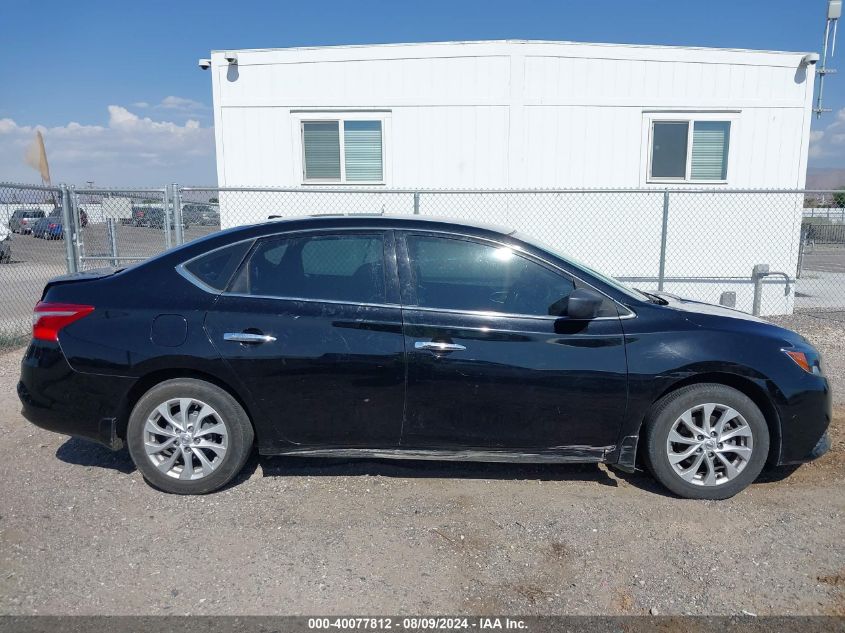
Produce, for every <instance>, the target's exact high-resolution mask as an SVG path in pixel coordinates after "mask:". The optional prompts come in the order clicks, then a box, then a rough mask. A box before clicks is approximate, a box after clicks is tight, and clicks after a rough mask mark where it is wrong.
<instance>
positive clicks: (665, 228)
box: [657, 189, 669, 290]
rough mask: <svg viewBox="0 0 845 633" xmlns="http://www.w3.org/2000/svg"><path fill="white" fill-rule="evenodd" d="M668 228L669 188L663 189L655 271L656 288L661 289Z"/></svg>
mask: <svg viewBox="0 0 845 633" xmlns="http://www.w3.org/2000/svg"><path fill="white" fill-rule="evenodd" d="M668 229H669V190H668V189H664V190H663V226H662V228H661V229H660V268H659V270H658V273H657V289H658V290H663V282H664V280H665V278H666V233H667V231H668Z"/></svg>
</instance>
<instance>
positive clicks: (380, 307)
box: [18, 214, 832, 499]
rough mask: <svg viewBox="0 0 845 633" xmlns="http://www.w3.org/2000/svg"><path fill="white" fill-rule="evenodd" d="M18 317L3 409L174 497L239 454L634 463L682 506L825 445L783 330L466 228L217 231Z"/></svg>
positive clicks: (817, 410)
mask: <svg viewBox="0 0 845 633" xmlns="http://www.w3.org/2000/svg"><path fill="white" fill-rule="evenodd" d="M150 280H155V283H150ZM33 324H34V325H33V339H32V342H31V343H30V345H29V348H28V349H27V351H26V353H25V355H24V359H23V361H22V364H21V379H20V382H19V383H18V395H19V396H20V399H21V401H22V402H23V414H24V416H25V417H26V418H27V419H28V420H30V421H31V422H33V423H34V424H36V425H38V426H41V427H43V428H46V429H50V430H53V431H57V432H59V433H64V434H69V435H75V436H81V437H85V438H89V439H92V440H95V441H97V442H100V443H102V444H104V445H105V446H108V447H110V448H112V449H118V448H120V447H122V446H124V445H128V447H129V453H130V455H131V456H132V459H133V460H134V462H135V464H136V466H137V467H138V469H139V470H140V471H141V473H142V474H143V475H144V477H145V478H146V480H147V481H148V482H150V483H151V484H153V485H154V486H156V487H158V488H160V489H162V490H165V491H168V492H173V493H179V494H198V493H206V492H210V491H212V490H216V489H218V488H220V487H221V486H224V485H225V484H226V483H227V482H229V481H230V480H231V479H232V478H233V477H234V476H235V475H236V474H237V473H238V471H239V470H240V469H241V467H242V466H243V464H244V462H245V461H246V459H247V457H248V456H249V455H250V453H251V452H252V449H253V443H255V444H257V447H258V451H259V452H260V453H261V454H264V455H271V454H284V455H289V456H337V457H344V458H349V457H355V456H357V457H362V458H372V457H378V458H399V459H420V458H425V459H453V460H475V461H505V462H537V463H554V462H557V463H571V462H590V463H606V464H612V465H615V466H616V467H617V468H619V469H621V470H624V471H627V472H633V471H634V469H635V467H637V466H639V465H641V464H642V465H645V466H647V467H648V468H649V469H650V471H651V472H652V473H653V475H654V476H655V478H656V479H657V480H658V481H660V482H661V483H662V484H663V485H665V486H666V487H667V488H669V489H670V490H672V491H673V492H675V493H676V494H678V495H680V496H683V497H690V498H698V499H725V498H727V497H730V496H732V495H734V494H736V493H737V492H739V491H740V490H742V489H743V488H745V487H746V486H748V485H749V484H750V483H751V482H752V481H754V480H755V479H756V478H757V476H758V475H759V474H760V472H761V470H762V469H763V466H764V464H766V463H768V464H770V465H780V464H797V463H801V462H805V461H808V460H811V459H814V458H816V457H818V456H820V455H822V454H823V453H824V452H825V451H827V450H828V448H829V447H830V440H829V438H828V435H827V428H828V425H829V424H830V420H831V402H832V396H831V392H830V385H829V383H828V380H827V378H826V377H825V374H824V370H823V366H822V363H821V359H820V357H819V353H818V351H817V350H816V349H815V348H814V347H813V346H812V345H810V343H808V342H807V341H806V340H805V339H804V338H803V337H801V336H800V335H798V334H796V333H795V332H792V331H790V330H787V329H784V328H781V327H778V326H776V325H773V324H771V323H767V322H765V321H763V320H762V319H758V318H755V317H752V316H750V315H747V314H744V313H742V312H738V311H736V310H731V309H728V308H725V307H722V306H717V305H711V304H706V303H701V302H697V301H690V300H684V299H680V298H678V297H674V296H672V295H669V294H665V293H646V292H640V291H637V290H634V289H631V288H628V287H626V286H624V285H622V284H620V283H619V282H617V281H615V280H613V279H610V278H608V277H605V276H604V275H602V274H600V273H597V272H596V271H593V270H590V269H589V268H586V267H585V266H583V265H581V264H578V263H577V262H574V261H572V260H571V259H568V258H566V257H564V256H563V255H560V254H557V253H555V252H553V251H550V250H548V249H547V248H546V247H543V246H541V245H539V244H537V243H535V242H534V241H532V240H531V239H530V238H528V237H526V236H523V235H520V234H518V233H516V232H512V231H508V230H499V229H494V228H488V227H483V226H470V225H466V224H458V223H452V222H447V221H443V220H436V219H428V220H424V219H421V218H419V217H416V216H414V217H396V216H393V217H391V216H366V215H362V214H360V215H359V214H356V215H354V216H351V217H337V216H324V217H311V218H299V219H291V220H281V221H276V222H266V223H263V224H258V225H253V226H244V227H239V228H236V229H230V230H228V231H224V232H220V233H214V234H213V235H210V236H208V237H205V238H202V239H199V240H194V241H192V242H189V243H188V244H185V245H184V246H182V247H180V248H176V249H173V250H171V251H168V252H166V253H164V254H162V255H160V256H158V257H156V258H153V259H151V260H147V261H145V262H143V263H141V264H138V265H135V266H132V267H129V268H126V269H100V270H97V271H87V272H84V273H80V274H77V275H68V276H64V277H58V278H56V279H54V280H52V281H50V282H49V283H48V284H47V286H46V287H45V288H44V292H43V294H42V299H41V302H40V303H39V304H38V305H37V306H36V307H35V314H34V320H33ZM45 458H46V456H45Z"/></svg>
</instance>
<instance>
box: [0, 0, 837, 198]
mask: <svg viewBox="0 0 845 633" xmlns="http://www.w3.org/2000/svg"><path fill="white" fill-rule="evenodd" d="M825 6H826V2H825V0H707V1H706V2H702V1H700V0H580V1H575V0H547V1H538V0H519V1H516V0H510V1H500V0H483V1H482V0H468V1H461V0H451V1H443V0H425V1H421V2H409V1H401V0H395V1H393V2H387V1H374V0H354V1H350V0H346V1H335V0H323V1H322V2H282V1H277V2H258V1H250V0H239V1H237V2H233V1H231V0H229V1H226V2H223V1H218V0H203V1H202V2H195V1H193V0H170V1H169V2H164V1H161V0H143V1H140V2H114V0H110V1H108V2H104V1H99V0H75V1H72V2H68V1H55V0H38V1H30V0H10V1H7V2H6V3H4V7H3V12H2V19H1V20H0V42H2V43H3V53H4V63H3V64H0V86H2V88H0V180H22V179H25V180H29V181H34V180H35V179H36V178H37V174H36V173H35V172H34V171H32V170H30V169H29V168H28V167H26V166H25V165H24V164H23V162H22V158H21V156H22V150H21V145H22V144H23V143H24V141H25V139H26V138H29V137H30V136H31V135H32V134H33V133H34V129H35V127H36V126H43V127H44V128H46V132H45V141H46V144H47V150H48V155H49V156H50V159H51V164H52V165H51V166H52V170H53V176H54V180H57V181H58V180H64V181H67V182H77V183H81V182H84V181H86V180H94V181H96V182H99V183H103V184H106V183H108V184H132V185H137V184H149V185H152V184H160V183H161V182H165V181H178V182H183V183H188V182H191V183H213V182H214V180H215V169H214V149H213V132H212V131H211V129H210V127H211V126H212V124H213V121H212V113H211V107H210V106H211V80H210V76H209V74H208V73H206V72H202V71H200V70H199V69H197V66H196V61H197V59H198V58H200V57H204V56H207V54H208V52H209V51H210V50H212V49H237V48H263V47H285V46H302V45H329V44H361V43H382V42H420V41H438V40H470V39H507V38H519V39H552V40H554V39H557V40H574V41H589V42H621V43H637V44H669V45H691V46H714V47H734V48H753V49H769V50H793V51H818V50H819V49H820V47H821V40H822V28H823V25H824V11H825ZM842 37H843V38H845V30H843V33H842ZM841 43H842V44H843V48H842V49H841V51H842V52H841V55H842V56H845V41H843V42H841ZM838 57H839V56H837V58H836V59H834V60H833V62H832V63H831V64H830V65H831V66H833V67H836V65H837V63H838ZM842 68H843V73H842V75H832V76H830V77H829V79H828V82H827V85H826V96H827V98H826V104H825V105H826V107H830V108H832V109H833V112H832V113H830V114H827V115H825V116H824V117H823V118H822V119H821V121H815V120H814V130H816V133H815V135H814V144H813V157H812V158H811V167H816V168H818V167H836V168H845V135H843V134H837V133H836V131H837V130H836V126H835V125H834V129H831V130H828V128H829V126H831V125H832V124H836V123H837V122H838V121H840V119H838V118H837V116H840V117H841V120H842V121H843V122H845V110H843V112H842V114H841V115H840V114H839V111H840V110H841V109H843V108H845V65H843V66H842ZM4 137H5V138H4Z"/></svg>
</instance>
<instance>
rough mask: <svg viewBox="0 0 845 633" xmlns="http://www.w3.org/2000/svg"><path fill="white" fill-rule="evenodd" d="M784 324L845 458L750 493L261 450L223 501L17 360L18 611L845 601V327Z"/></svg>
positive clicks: (11, 603) (13, 375)
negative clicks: (185, 488) (173, 491)
mask: <svg viewBox="0 0 845 633" xmlns="http://www.w3.org/2000/svg"><path fill="white" fill-rule="evenodd" d="M832 316H833V318H830V317H827V318H822V319H820V318H817V317H812V316H806V315H805V316H795V317H789V318H785V319H781V321H783V322H784V323H785V324H786V325H787V326H789V327H793V328H795V329H798V330H799V331H801V332H803V333H804V334H805V335H806V336H808V338H810V339H811V340H812V341H813V342H814V343H815V344H817V345H818V346H819V347H820V348H821V349H822V351H823V353H824V354H825V360H826V365H827V373H828V374H829V375H830V376H831V377H832V380H833V383H834V392H835V393H836V394H837V396H836V397H837V405H836V413H835V421H834V425H833V428H832V436H833V450H832V451H831V452H830V453H829V454H828V455H826V456H825V457H823V458H822V459H820V460H818V461H817V462H814V463H812V464H808V465H805V466H802V467H800V468H798V469H797V470H793V471H788V470H787V471H775V472H773V473H769V474H767V475H765V476H764V477H763V478H762V480H761V481H759V482H758V483H756V484H754V485H753V486H751V487H750V488H749V489H748V490H746V491H745V492H743V493H741V494H739V495H737V496H736V497H734V498H733V499H731V500H728V501H717V502H697V501H686V500H680V499H676V498H673V497H671V496H669V495H667V494H666V493H665V492H664V491H663V490H662V489H661V488H660V487H658V486H657V485H656V484H655V483H654V482H653V481H652V480H651V478H650V477H649V476H647V475H646V474H643V473H638V474H636V475H632V476H629V475H622V474H619V473H616V472H614V471H613V470H610V469H607V468H605V467H603V466H602V467H598V466H551V465H542V466H513V465H502V464H489V465H488V464H451V463H442V464H441V463H434V462H383V461H360V462H353V461H338V460H317V459H307V460H306V459H301V458H287V459H283V458H273V459H266V458H261V459H259V458H253V459H252V460H251V461H250V463H249V465H248V468H247V469H246V471H245V473H244V474H243V475H242V476H241V477H240V479H239V480H238V481H237V482H236V484H235V485H233V486H230V487H228V488H227V489H225V490H224V491H222V492H220V493H217V494H213V495H208V496H204V497H177V496H171V495H165V494H162V493H159V492H156V491H155V490H153V489H152V488H150V487H148V486H147V485H146V484H145V483H144V481H143V480H142V478H141V476H140V475H139V473H138V472H137V471H136V470H135V469H134V467H133V466H132V463H131V461H130V460H129V457H128V455H127V453H126V452H120V453H110V452H109V451H107V450H106V449H102V448H99V447H98V446H96V445H93V444H88V443H85V442H83V441H80V440H74V439H69V438H67V437H64V436H60V435H56V434H52V433H48V432H46V431H41V430H39V429H37V428H35V427H33V426H31V425H30V424H28V423H26V422H25V421H24V420H23V419H22V418H21V416H20V414H19V413H18V411H19V403H18V399H17V396H16V394H15V382H16V380H17V376H18V363H19V360H20V355H21V352H22V350H16V351H14V352H11V353H7V354H4V355H2V356H0V411H2V413H0V434H2V442H0V482H2V486H1V487H0V613H3V614H33V613H40V614H62V615H63V614H207V615H211V614H317V613H320V614H398V615H415V614H442V613H449V614H459V613H464V614H470V613H471V614H502V613H509V614H511V613H512V614H524V615H529V614H563V613H567V614H643V613H648V612H651V613H659V614H661V615H663V614H741V613H743V612H748V613H755V614H760V615H763V614H839V615H843V614H845V547H843V542H842V539H843V524H844V523H843V518H845V492H844V491H843V483H845V481H843V480H845V406H843V405H845V402H843V395H845V349H843V347H845V322H842V321H837V320H835V318H836V317H835V315H832Z"/></svg>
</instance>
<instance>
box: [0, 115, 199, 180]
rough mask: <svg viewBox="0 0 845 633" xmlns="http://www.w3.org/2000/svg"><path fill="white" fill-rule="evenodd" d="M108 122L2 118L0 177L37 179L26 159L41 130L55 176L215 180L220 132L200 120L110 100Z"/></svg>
mask: <svg viewBox="0 0 845 633" xmlns="http://www.w3.org/2000/svg"><path fill="white" fill-rule="evenodd" d="M108 115H109V116H108V122H107V123H106V124H104V125H82V124H80V123H77V122H74V121H71V122H70V123H68V124H67V125H63V126H57V127H50V128H48V127H45V126H40V125H36V126H29V125H19V124H18V123H16V122H15V121H14V120H12V119H8V118H7V119H0V157H2V159H0V181H3V180H7V181H8V180H11V181H20V182H36V181H37V180H38V174H37V173H36V172H35V171H33V170H32V169H31V168H29V167H28V166H27V165H26V164H25V163H24V160H23V157H24V153H25V151H26V147H27V146H28V145H29V144H30V143H31V142H32V138H33V136H34V134H35V131H36V130H41V133H42V134H43V135H44V143H45V145H46V147H47V158H48V160H49V162H50V172H51V175H52V178H53V181H54V182H68V183H84V182H85V181H86V180H94V181H95V182H97V183H99V184H102V185H114V186H124V185H127V186H129V185H134V186H152V185H155V186H163V184H164V183H168V182H182V183H186V184H187V183H214V182H215V181H216V178H215V168H214V132H213V129H212V128H211V127H203V126H202V125H201V124H200V122H199V121H197V120H195V119H189V120H188V121H186V122H185V123H184V124H178V123H174V122H172V121H163V120H153V119H152V118H150V117H141V116H139V115H137V114H135V113H134V112H131V111H130V110H128V109H127V108H125V107H122V106H119V105H110V106H108Z"/></svg>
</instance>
